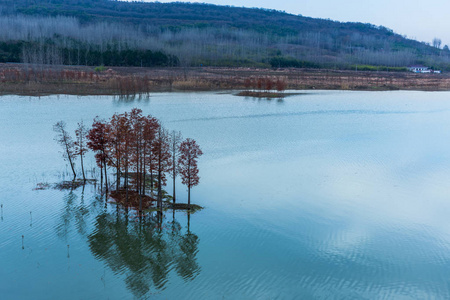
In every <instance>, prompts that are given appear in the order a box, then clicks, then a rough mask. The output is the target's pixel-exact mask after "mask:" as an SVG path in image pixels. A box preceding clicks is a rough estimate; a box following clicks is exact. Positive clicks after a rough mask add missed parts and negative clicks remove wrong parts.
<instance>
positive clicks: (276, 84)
mask: <svg viewBox="0 0 450 300" xmlns="http://www.w3.org/2000/svg"><path fill="white" fill-rule="evenodd" d="M244 86H245V88H247V89H253V90H260V91H262V90H264V91H266V92H269V91H272V90H277V91H278V92H283V91H284V90H285V89H286V87H287V82H286V80H285V78H271V77H250V78H246V79H245V81H244Z"/></svg>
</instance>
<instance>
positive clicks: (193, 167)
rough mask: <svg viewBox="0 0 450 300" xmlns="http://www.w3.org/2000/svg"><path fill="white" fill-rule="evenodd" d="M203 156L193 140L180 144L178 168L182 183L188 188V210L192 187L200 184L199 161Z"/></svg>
mask: <svg viewBox="0 0 450 300" xmlns="http://www.w3.org/2000/svg"><path fill="white" fill-rule="evenodd" d="M202 154H203V152H202V150H200V147H199V146H198V144H197V142H196V141H195V140H193V139H189V138H188V139H186V140H185V141H183V142H182V143H181V144H180V157H179V159H178V167H179V171H180V175H181V181H182V183H183V184H185V185H186V186H187V188H188V209H191V187H193V186H196V185H198V184H199V181H200V177H199V176H198V172H199V171H198V166H197V159H198V157H199V156H201V155H202Z"/></svg>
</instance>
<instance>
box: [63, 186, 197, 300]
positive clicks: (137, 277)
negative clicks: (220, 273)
mask: <svg viewBox="0 0 450 300" xmlns="http://www.w3.org/2000/svg"><path fill="white" fill-rule="evenodd" d="M63 201H64V206H63V208H62V210H61V212H60V217H59V221H58V224H57V226H56V228H55V229H56V234H57V236H58V237H59V238H60V239H62V240H64V241H66V242H68V240H69V233H70V232H71V231H75V232H76V233H77V235H78V236H79V237H82V240H85V241H86V242H87V244H88V246H89V249H90V251H91V253H92V254H93V255H94V257H95V258H96V259H98V260H99V261H102V262H103V263H104V264H105V266H108V267H109V269H111V271H112V272H113V273H114V274H115V275H116V276H120V277H121V276H124V281H125V284H126V287H127V288H128V289H129V290H130V291H131V292H132V294H133V295H134V297H136V298H139V299H141V298H146V297H148V296H149V295H150V294H153V293H157V292H158V291H162V290H164V289H165V288H166V285H167V283H168V282H169V278H170V276H174V275H175V274H177V275H178V276H179V277H181V278H183V280H185V281H190V280H193V279H194V278H196V277H197V275H198V274H199V273H200V270H201V269H200V266H199V264H198V262H197V254H198V248H199V241H200V240H199V237H198V236H197V235H196V234H195V233H193V232H191V230H190V221H191V220H190V218H191V216H190V215H189V214H188V215H186V214H185V213H183V219H184V218H187V225H188V226H187V227H186V229H184V228H183V227H182V226H181V224H180V223H179V222H178V221H177V219H176V218H175V211H171V212H170V214H168V215H169V216H168V217H167V219H169V220H167V219H164V218H163V217H161V216H160V215H151V216H150V217H146V218H142V219H138V218H137V217H136V216H135V214H134V213H133V212H132V211H130V212H128V211H125V210H123V209H120V208H119V207H117V206H115V205H112V204H107V205H106V206H105V203H107V202H106V201H105V199H104V198H103V197H100V196H97V197H95V198H93V199H92V200H91V201H86V202H89V203H85V193H84V189H83V191H82V192H81V193H80V192H77V191H74V190H71V191H68V192H67V194H66V195H65V196H64V198H63ZM69 247H70V246H69V245H67V257H68V258H69V257H70V252H69V249H70V248H69ZM177 275H175V276H177ZM102 280H103V279H102Z"/></svg>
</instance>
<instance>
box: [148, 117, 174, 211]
mask: <svg viewBox="0 0 450 300" xmlns="http://www.w3.org/2000/svg"><path fill="white" fill-rule="evenodd" d="M153 153H154V154H155V158H156V163H157V172H158V207H159V209H160V211H162V186H163V185H166V176H165V173H167V172H168V171H170V169H171V167H172V161H171V159H170V158H171V155H170V144H169V134H168V133H167V130H166V129H164V128H163V127H162V126H161V125H160V126H159V128H158V133H157V136H156V139H155V142H154V143H153Z"/></svg>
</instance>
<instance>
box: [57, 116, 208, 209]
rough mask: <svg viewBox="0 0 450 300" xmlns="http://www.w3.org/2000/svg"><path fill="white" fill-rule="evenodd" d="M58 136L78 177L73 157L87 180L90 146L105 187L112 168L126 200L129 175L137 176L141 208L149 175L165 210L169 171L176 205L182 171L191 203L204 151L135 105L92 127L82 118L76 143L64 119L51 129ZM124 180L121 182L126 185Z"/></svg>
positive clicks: (134, 178) (135, 178)
mask: <svg viewBox="0 0 450 300" xmlns="http://www.w3.org/2000/svg"><path fill="white" fill-rule="evenodd" d="M53 129H54V131H55V132H56V133H57V136H56V140H57V142H58V143H59V144H60V145H61V146H62V147H63V156H64V158H65V159H66V160H67V161H68V163H69V165H70V167H71V170H72V172H73V176H74V180H75V178H76V176H77V175H76V171H75V164H74V163H75V159H76V158H77V157H79V158H80V161H81V168H82V175H83V180H84V181H86V176H85V172H84V166H83V157H84V155H85V153H86V152H87V151H88V150H92V151H93V152H94V153H95V160H96V163H97V166H98V167H99V168H100V170H101V172H100V181H101V186H103V182H104V183H105V188H106V192H108V188H109V184H108V168H113V169H114V170H115V174H116V178H115V179H116V190H117V191H118V190H120V189H122V188H123V189H125V191H126V201H127V203H128V194H129V193H128V191H129V189H130V187H131V184H130V178H133V180H134V187H135V192H136V193H138V194H139V195H140V201H139V212H142V197H143V196H145V195H146V193H147V190H146V187H147V182H148V179H150V187H149V188H150V191H151V193H152V194H153V188H154V187H155V185H156V186H157V191H158V192H157V207H158V208H159V210H160V211H161V210H162V199H163V191H162V186H164V185H166V181H167V175H170V176H172V179H173V189H174V194H173V202H174V203H175V201H176V198H175V179H176V177H177V176H178V175H179V176H180V177H181V180H182V183H183V184H184V185H186V186H187V188H188V207H190V202H191V198H190V190H191V188H192V187H193V186H196V185H198V183H199V179H200V178H199V176H198V172H199V170H198V165H197V160H198V158H199V156H201V155H202V154H203V153H202V151H201V150H200V147H199V146H198V144H197V142H196V141H195V140H193V139H190V138H187V139H185V140H183V139H182V137H181V134H180V133H179V132H176V131H172V132H170V133H169V132H168V130H167V129H165V128H164V127H163V126H162V125H161V122H160V121H159V120H158V119H156V118H154V117H152V116H144V115H143V114H142V110H140V109H137V108H134V109H133V110H131V112H125V113H122V114H114V115H113V116H112V117H111V119H110V120H109V121H106V120H102V119H99V118H96V119H94V122H93V124H92V127H91V128H90V129H88V128H87V127H86V126H85V125H84V124H83V123H82V122H80V123H78V127H77V129H76V131H75V134H76V139H75V141H74V140H73V139H72V138H71V136H70V134H69V133H68V131H67V130H66V124H65V123H64V122H63V121H60V122H58V123H56V124H55V125H54V127H53ZM122 178H123V179H124V180H123V184H122Z"/></svg>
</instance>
